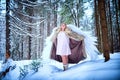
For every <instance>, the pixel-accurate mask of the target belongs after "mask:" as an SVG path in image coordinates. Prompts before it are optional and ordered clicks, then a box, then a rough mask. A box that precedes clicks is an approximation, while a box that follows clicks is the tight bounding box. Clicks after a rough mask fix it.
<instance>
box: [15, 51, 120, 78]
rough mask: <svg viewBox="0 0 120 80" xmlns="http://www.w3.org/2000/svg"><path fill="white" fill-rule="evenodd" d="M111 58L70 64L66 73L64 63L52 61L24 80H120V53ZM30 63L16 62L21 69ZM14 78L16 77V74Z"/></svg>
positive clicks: (100, 56) (30, 73)
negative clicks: (105, 60)
mask: <svg viewBox="0 0 120 80" xmlns="http://www.w3.org/2000/svg"><path fill="white" fill-rule="evenodd" d="M110 56H111V59H110V60H109V61H107V62H104V58H103V55H99V59H97V60H96V61H90V60H84V61H82V62H80V63H78V64H70V65H69V69H68V70H66V71H63V68H62V63H59V62H55V61H51V62H49V63H48V64H44V65H43V67H40V68H39V70H38V72H33V71H29V73H28V74H27V76H26V77H25V78H24V80H120V52H119V53H114V54H110ZM30 63H31V61H16V64H17V66H20V67H23V66H24V65H28V64H30ZM17 69H18V68H17ZM15 73H16V72H15ZM17 73H19V70H18V71H17ZM13 77H16V76H15V75H14V73H13Z"/></svg>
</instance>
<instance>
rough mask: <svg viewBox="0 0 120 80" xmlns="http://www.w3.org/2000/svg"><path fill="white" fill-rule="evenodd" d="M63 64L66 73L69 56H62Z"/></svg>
mask: <svg viewBox="0 0 120 80" xmlns="http://www.w3.org/2000/svg"><path fill="white" fill-rule="evenodd" d="M61 57H62V62H63V68H64V71H65V70H67V69H68V56H67V55H62V56H61Z"/></svg>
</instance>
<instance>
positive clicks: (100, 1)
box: [98, 0, 110, 62]
mask: <svg viewBox="0 0 120 80" xmlns="http://www.w3.org/2000/svg"><path fill="white" fill-rule="evenodd" d="M98 9H99V13H100V24H101V31H102V44H103V54H104V57H105V62H106V61H108V60H109V59H110V56H109V43H108V28H107V22H106V12H105V0H98Z"/></svg>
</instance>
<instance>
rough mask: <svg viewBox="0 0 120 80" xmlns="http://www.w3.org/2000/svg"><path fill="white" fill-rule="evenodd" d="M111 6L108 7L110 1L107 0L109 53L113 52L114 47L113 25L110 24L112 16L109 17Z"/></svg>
mask: <svg viewBox="0 0 120 80" xmlns="http://www.w3.org/2000/svg"><path fill="white" fill-rule="evenodd" d="M110 9H111V7H110V1H109V0H108V14H109V15H108V19H109V21H108V24H109V27H110V51H111V53H113V52H114V49H113V47H114V46H113V28H112V27H113V26H112V17H111V10H110Z"/></svg>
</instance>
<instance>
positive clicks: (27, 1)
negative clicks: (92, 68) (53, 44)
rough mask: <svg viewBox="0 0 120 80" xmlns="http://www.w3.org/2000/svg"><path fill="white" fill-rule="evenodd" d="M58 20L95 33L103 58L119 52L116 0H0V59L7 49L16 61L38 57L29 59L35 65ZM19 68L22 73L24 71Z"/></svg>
mask: <svg viewBox="0 0 120 80" xmlns="http://www.w3.org/2000/svg"><path fill="white" fill-rule="evenodd" d="M61 23H66V24H72V25H75V26H76V27H77V28H78V29H80V30H82V31H85V32H90V34H91V35H92V36H95V37H97V45H96V47H97V48H98V50H99V51H100V54H101V55H102V56H101V57H103V60H106V61H109V59H111V58H112V56H111V55H112V54H115V53H117V55H118V56H119V54H120V53H119V52H120V0H0V61H2V60H3V59H4V57H5V53H6V52H10V53H11V57H12V59H13V60H14V61H16V62H17V61H24V60H29V61H30V62H31V60H38V61H36V62H34V61H33V62H32V63H31V64H32V67H34V70H36V69H38V65H40V64H41V65H42V63H44V62H43V61H42V57H41V56H42V55H43V50H44V47H45V45H46V44H45V41H46V38H47V37H48V36H50V34H51V33H52V30H53V28H55V27H58V26H60V24H61ZM46 52H47V51H46ZM119 59H120V58H119ZM119 62H120V61H119ZM25 67H26V66H24V68H25ZM27 67H28V66H27ZM118 67H119V70H118V72H119V71H120V65H118ZM45 69H46V68H45ZM21 71H22V72H21V73H23V76H26V75H27V74H28V73H26V71H25V70H23V69H22V68H21ZM37 71H38V70H37ZM119 74H120V73H119ZM55 75H57V74H55ZM23 76H22V79H23ZM28 76H30V75H28ZM49 78H50V77H49ZM49 78H48V79H49ZM33 79H35V78H33ZM44 79H45V78H44ZM56 79H57V80H58V79H60V78H59V77H56ZM63 79H69V78H63ZM63 79H62V78H61V80H63ZM73 79H74V78H73ZM73 79H72V80H73ZM75 79H79V78H75ZM83 79H84V78H83ZM119 79H120V77H119ZM26 80H27V78H26ZM28 80H30V79H29V78H28ZM31 80H32V79H31ZM50 80H51V79H50ZM81 80H82V78H81ZM86 80H87V79H86ZM90 80H92V79H90ZM106 80H107V79H106Z"/></svg>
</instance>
